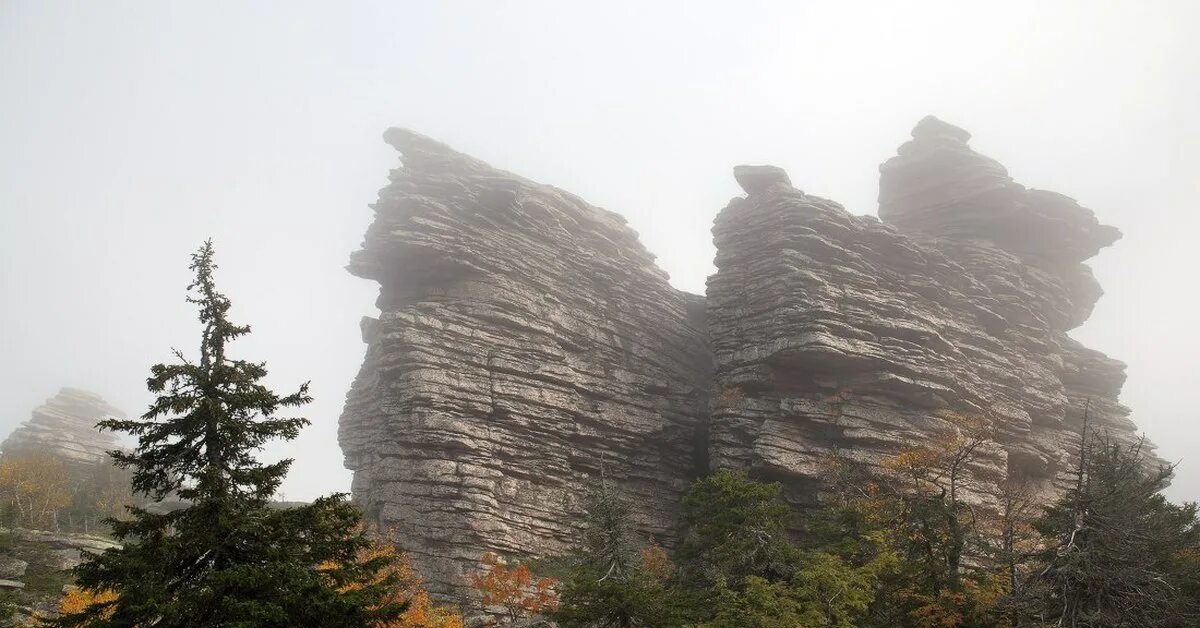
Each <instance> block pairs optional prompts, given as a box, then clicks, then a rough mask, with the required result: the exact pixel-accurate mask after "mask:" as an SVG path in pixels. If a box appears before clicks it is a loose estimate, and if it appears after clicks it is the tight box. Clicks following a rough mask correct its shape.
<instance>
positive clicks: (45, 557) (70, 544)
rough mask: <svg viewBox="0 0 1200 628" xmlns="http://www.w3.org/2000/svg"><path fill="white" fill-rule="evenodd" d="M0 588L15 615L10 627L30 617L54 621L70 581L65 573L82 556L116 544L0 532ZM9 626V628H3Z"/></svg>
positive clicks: (37, 533)
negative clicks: (8, 594) (1, 541)
mask: <svg viewBox="0 0 1200 628" xmlns="http://www.w3.org/2000/svg"><path fill="white" fill-rule="evenodd" d="M0 538H3V539H4V547H3V549H2V550H0V578H2V579H3V581H0V588H9V589H10V590H11V594H12V596H13V597H12V598H11V599H10V600H9V601H10V602H11V603H12V604H13V606H12V608H13V610H14V611H15V613H14V616H13V620H14V621H13V623H12V624H11V625H17V626H24V625H28V624H26V623H23V622H25V621H27V620H29V618H30V616H33V615H39V616H42V617H54V616H55V614H56V612H57V610H58V605H59V601H60V600H61V598H62V595H63V594H64V593H66V589H67V585H68V583H69V582H70V581H71V579H72V575H71V573H70V572H69V571H67V570H68V569H70V568H72V567H74V566H76V565H78V564H79V562H80V560H81V559H82V557H83V555H84V554H85V553H89V554H91V553H98V552H102V551H104V550H106V549H108V548H117V547H120V544H118V543H116V542H114V541H112V540H111V539H106V538H103V537H99V536H93V535H89V534H71V533H60V532H52V531H49V530H28V529H22V528H16V529H10V528H0ZM3 625H10V624H3Z"/></svg>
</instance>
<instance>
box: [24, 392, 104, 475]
mask: <svg viewBox="0 0 1200 628" xmlns="http://www.w3.org/2000/svg"><path fill="white" fill-rule="evenodd" d="M123 416H125V415H124V413H123V412H121V411H120V410H118V409H116V408H114V407H112V406H111V405H109V404H108V402H106V401H104V399H103V398H102V397H100V395H97V394H95V393H91V392H88V391H86V390H80V389H78V388H63V389H62V390H60V391H58V394H57V395H55V396H53V397H51V398H50V399H47V400H46V403H44V404H42V405H41V406H38V407H37V408H35V409H34V410H33V416H32V417H31V418H30V419H29V420H28V421H25V422H24V423H22V424H21V425H20V426H19V427H17V429H16V430H14V431H13V433H12V434H10V435H9V436H8V438H7V439H5V440H4V442H3V443H2V444H0V453H3V454H6V455H12V454H25V453H44V454H50V455H54V456H57V457H59V458H61V459H62V460H64V461H66V462H69V463H78V464H92V463H94V462H97V461H99V460H102V459H104V458H106V457H107V455H108V453H107V452H108V451H110V450H112V449H114V448H116V447H117V440H116V438H115V437H114V436H113V435H112V434H111V433H108V432H101V431H99V430H97V429H96V423H97V422H99V421H100V420H102V419H104V418H106V417H123Z"/></svg>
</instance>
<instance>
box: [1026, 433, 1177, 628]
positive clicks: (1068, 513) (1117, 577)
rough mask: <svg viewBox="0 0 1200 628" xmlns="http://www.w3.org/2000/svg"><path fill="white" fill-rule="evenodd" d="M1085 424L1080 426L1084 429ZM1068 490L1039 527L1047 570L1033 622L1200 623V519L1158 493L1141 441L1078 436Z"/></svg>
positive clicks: (1163, 468)
mask: <svg viewBox="0 0 1200 628" xmlns="http://www.w3.org/2000/svg"><path fill="white" fill-rule="evenodd" d="M1085 426H1086V424H1085ZM1083 433H1084V434H1085V436H1086V438H1085V439H1084V440H1083V442H1082V443H1081V445H1080V454H1079V463H1078V465H1077V469H1076V471H1075V474H1076V477H1075V482H1074V486H1073V487H1072V488H1071V489H1070V490H1069V491H1067V493H1066V494H1065V495H1064V496H1063V497H1062V498H1061V499H1059V500H1058V501H1057V502H1056V503H1055V504H1054V505H1053V506H1051V507H1050V508H1049V509H1047V511H1046V513H1045V514H1044V515H1043V516H1042V517H1041V518H1040V519H1039V520H1038V521H1037V522H1036V527H1037V529H1038V531H1039V532H1040V533H1041V534H1042V535H1043V537H1044V538H1045V539H1046V541H1047V547H1046V551H1045V554H1044V558H1045V560H1046V564H1047V567H1046V568H1045V570H1044V571H1042V572H1041V573H1040V574H1038V579H1037V581H1036V582H1035V586H1034V587H1032V590H1033V592H1034V594H1035V595H1039V596H1040V597H1041V599H1040V602H1041V609H1040V612H1038V616H1037V617H1036V618H1035V619H1036V620H1038V621H1049V622H1051V623H1054V624H1055V625H1060V626H1138V627H1150V626H1164V627H1165V626H1196V625H1200V597H1198V595H1197V594H1198V593H1200V518H1198V517H1197V508H1196V505H1195V504H1185V505H1182V506H1178V505H1175V504H1172V503H1170V502H1168V501H1167V500H1166V498H1165V497H1164V496H1163V495H1162V491H1163V489H1165V488H1166V487H1167V485H1168V484H1169V482H1170V478H1171V475H1172V468H1171V467H1170V466H1167V465H1160V464H1158V463H1157V462H1156V461H1153V460H1152V459H1150V458H1149V456H1148V455H1147V454H1146V452H1145V451H1144V441H1143V442H1138V443H1133V444H1124V443H1121V442H1118V441H1116V440H1113V439H1111V438H1109V437H1108V436H1107V435H1105V434H1098V433H1094V432H1093V433H1088V432H1087V430H1086V427H1085V430H1084V432H1083Z"/></svg>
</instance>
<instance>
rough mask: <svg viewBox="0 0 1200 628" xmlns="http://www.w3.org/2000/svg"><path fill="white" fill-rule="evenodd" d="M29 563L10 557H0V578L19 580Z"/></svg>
mask: <svg viewBox="0 0 1200 628" xmlns="http://www.w3.org/2000/svg"><path fill="white" fill-rule="evenodd" d="M28 567H29V563H27V562H25V561H23V560H21V559H19V558H14V557H12V556H0V578H20V577H21V576H24V575H25V569H26V568H28Z"/></svg>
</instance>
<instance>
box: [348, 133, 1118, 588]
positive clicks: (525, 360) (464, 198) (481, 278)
mask: <svg viewBox="0 0 1200 628" xmlns="http://www.w3.org/2000/svg"><path fill="white" fill-rule="evenodd" d="M969 138H970V136H969V134H968V133H967V132H966V131H963V130H962V129H959V128H957V127H954V126H952V125H949V124H946V123H944V122H941V121H940V120H937V119H935V118H926V119H925V120H922V121H921V122H920V123H919V124H918V125H917V127H916V129H915V130H914V131H913V139H912V141H910V142H908V143H906V144H904V145H903V146H902V147H900V150H899V154H898V155H897V156H896V157H894V158H892V159H890V160H889V161H888V162H887V163H885V164H884V165H883V166H881V168H880V170H881V175H882V177H881V181H880V209H879V215H880V217H881V218H882V220H880V219H876V218H873V217H862V216H852V215H851V214H849V213H848V212H847V211H846V210H845V209H843V208H842V207H841V206H840V205H838V204H837V203H834V202H832V201H828V200H825V199H821V198H817V197H815V196H810V195H807V194H805V193H804V192H802V191H800V190H798V189H795V188H794V187H793V186H792V183H791V179H790V177H789V176H788V174H787V173H786V172H784V171H783V170H782V169H780V168H778V167H775V166H739V167H737V168H736V169H735V170H734V176H735V178H736V180H737V181H738V183H739V184H740V185H741V186H742V188H743V189H744V190H745V192H746V196H745V197H743V198H736V199H734V200H733V201H731V202H730V204H729V206H728V207H726V208H725V209H724V210H723V211H721V213H720V214H719V215H718V216H717V219H716V222H715V224H714V226H713V235H714V242H715V244H716V248H717V255H716V266H717V272H716V274H714V275H713V276H712V277H710V278H709V282H708V296H707V298H706V299H702V298H700V297H695V296H692V295H687V294H684V293H681V292H679V291H677V290H675V289H673V288H671V287H670V286H669V285H668V283H667V278H666V276H665V274H664V273H662V272H661V271H660V270H658V269H657V268H656V267H655V266H654V263H653V258H652V256H651V255H650V254H649V253H648V252H647V251H646V250H645V249H644V248H643V247H642V245H641V244H640V243H639V242H638V240H637V237H636V235H635V234H634V233H633V231H632V230H630V229H629V228H628V227H627V226H626V225H625V222H624V220H622V219H621V218H620V217H619V216H617V215H615V214H612V213H609V212H606V211H603V210H600V209H597V208H595V207H592V206H591V205H588V204H587V203H585V202H583V201H582V200H580V199H578V198H576V197H574V196H572V195H570V194H568V193H566V192H563V191H561V190H558V189H555V188H552V187H549V186H545V185H539V184H536V183H533V182H531V181H528V180H526V179H522V178H520V177H518V176H515V175H512V174H509V173H506V172H502V171H499V170H496V169H494V168H492V167H490V166H488V165H487V164H484V163H482V162H480V161H477V160H475V159H472V158H470V157H467V156H465V155H462V154H460V153H457V152H454V151H453V150H450V149H449V148H447V147H445V146H443V145H441V144H438V143H437V142H434V141H432V140H430V139H427V138H425V137H422V136H420V135H417V134H414V133H411V132H408V131H402V130H397V129H392V130H390V131H388V132H387V134H385V139H386V140H387V141H388V142H389V143H391V144H392V145H393V146H395V147H396V148H397V149H398V150H399V151H400V152H401V153H402V160H403V164H404V167H403V168H400V169H398V170H395V171H393V172H392V175H391V182H390V184H389V185H388V186H387V187H385V188H384V189H383V190H381V191H380V194H379V201H378V202H377V203H376V204H375V205H374V209H375V221H374V223H373V224H372V225H371V227H370V229H369V230H368V232H367V235H366V240H365V242H364V243H363V247H362V249H361V250H360V251H358V252H356V253H354V255H353V256H352V258H351V264H350V270H351V272H353V273H354V274H356V275H359V276H361V277H365V278H369V279H373V280H375V281H378V282H379V285H380V293H379V299H378V302H377V304H378V306H379V309H380V311H381V314H380V316H379V318H367V319H364V320H363V324H362V331H363V338H364V340H365V341H366V343H367V352H366V358H365V360H364V363H363V367H362V370H361V371H360V373H359V375H358V377H357V379H356V380H355V382H354V384H353V387H352V389H351V391H350V393H349V395H348V397H347V401H346V408H345V411H344V413H343V415H342V418H341V423H340V431H339V440H340V442H341V445H342V449H343V451H344V452H345V455H346V464H347V466H348V467H350V468H351V469H353V470H354V472H355V473H354V485H353V492H354V498H355V500H356V501H357V502H358V503H359V504H361V505H362V506H364V507H365V508H366V510H367V512H368V515H369V518H370V519H371V520H373V521H374V522H377V523H378V524H379V525H380V526H381V527H383V528H385V529H386V528H392V529H394V530H395V532H396V534H397V536H398V538H399V539H400V540H401V541H402V543H403V544H404V546H405V547H406V549H408V550H409V551H411V552H412V554H413V556H414V562H415V563H416V565H417V567H418V568H419V569H420V570H421V571H422V572H423V573H424V574H425V575H426V577H427V578H428V580H429V583H430V586H431V589H432V590H433V591H434V592H435V593H436V594H438V595H440V596H443V597H456V598H459V599H464V598H469V597H470V593H469V591H467V589H466V586H465V575H466V574H468V573H469V572H471V571H473V570H475V569H476V568H477V567H478V564H479V558H480V556H481V555H482V554H483V553H484V552H486V551H496V552H499V553H501V554H515V555H518V556H526V557H527V556H538V555H548V554H555V553H559V552H562V551H564V550H566V549H567V548H568V547H569V546H570V544H571V542H572V540H573V535H574V532H575V530H574V528H575V526H577V525H579V512H578V498H579V496H580V494H581V490H582V484H583V482H584V480H585V478H586V477H587V476H589V475H596V474H598V473H600V472H601V470H602V469H603V470H604V472H605V473H606V474H607V476H608V477H609V478H610V479H611V480H613V481H615V482H617V483H619V484H620V485H621V488H622V489H623V490H624V491H626V492H627V493H628V494H629V495H631V496H632V498H633V503H634V504H635V505H636V519H637V523H638V525H639V526H640V528H641V529H642V531H643V532H645V533H647V534H648V535H650V536H651V537H653V538H654V539H655V540H657V541H659V542H662V543H665V544H668V545H669V544H670V543H671V541H672V537H673V536H674V534H675V532H676V524H677V522H676V515H677V511H676V505H677V503H678V498H679V496H680V493H681V491H682V490H683V489H684V487H685V486H686V484H687V483H688V482H689V480H690V479H692V478H693V477H694V476H695V475H696V474H697V473H700V472H704V471H707V470H712V469H717V468H728V467H733V468H745V469H749V470H751V471H752V472H753V474H754V475H756V476H757V477H760V478H768V479H775V480H781V481H783V482H784V486H785V488H786V491H787V494H788V495H789V497H790V498H792V499H794V500H796V501H797V502H805V501H808V500H811V499H813V498H814V496H815V494H816V492H817V491H818V490H819V488H820V486H821V481H822V474H823V473H824V472H825V471H827V470H828V467H827V466H826V464H825V463H826V462H827V461H828V460H829V458H830V456H831V454H835V453H837V454H839V455H845V456H849V457H852V458H855V459H858V460H860V461H862V462H864V463H867V464H879V463H880V462H882V461H883V460H885V459H886V458H887V457H888V456H890V455H892V454H894V453H896V452H898V451H899V450H900V449H902V448H903V447H905V446H906V445H912V444H918V443H922V442H925V441H926V440H927V439H928V438H929V437H930V435H931V434H933V433H934V432H937V431H940V430H942V429H945V428H949V427H950V426H951V422H952V421H953V420H955V419H954V417H955V416H966V417H971V418H976V419H981V420H984V421H986V422H987V423H988V424H990V425H991V426H992V427H994V428H995V433H996V439H997V441H998V442H997V444H995V445H992V446H988V447H986V448H984V449H983V450H982V453H981V455H980V457H979V459H978V460H977V462H976V463H975V464H974V466H973V467H972V468H971V469H970V474H969V475H970V476H971V477H969V478H967V480H968V481H967V483H966V484H967V486H966V489H965V490H966V491H967V492H968V493H969V494H968V498H969V499H973V500H976V501H979V502H986V501H987V500H988V499H989V495H990V494H991V492H992V491H993V490H994V489H995V488H996V484H997V483H998V482H1000V481H1001V480H1003V479H1005V478H1008V477H1013V476H1016V475H1019V476H1023V477H1025V478H1028V479H1030V480H1031V481H1032V482H1034V483H1035V485H1036V486H1040V488H1041V489H1042V490H1043V491H1045V493H1046V496H1047V497H1049V496H1050V495H1051V494H1052V493H1054V491H1056V490H1057V487H1059V486H1061V482H1062V480H1063V476H1064V474H1065V473H1066V472H1068V471H1069V468H1070V466H1069V460H1070V458H1071V456H1072V453H1073V452H1074V450H1075V448H1076V447H1077V443H1078V439H1079V430H1080V420H1081V417H1082V415H1083V410H1084V407H1085V406H1088V407H1089V408H1090V420H1091V425H1092V426H1093V427H1095V428H1098V429H1101V430H1105V431H1108V432H1109V433H1110V434H1112V435H1113V436H1115V437H1117V438H1124V439H1133V438H1135V432H1136V429H1135V427H1134V425H1133V423H1132V422H1131V421H1130V420H1129V418H1128V414H1129V411H1128V409H1126V408H1124V407H1123V406H1121V405H1120V404H1119V403H1118V401H1117V399H1118V395H1119V393H1120V389H1121V386H1122V384H1123V383H1124V379H1125V374H1124V365H1122V364H1121V363H1120V362H1117V361H1115V360H1112V359H1110V358H1108V357H1106V356H1104V355H1103V354H1101V353H1099V352H1096V351H1093V350H1090V349H1087V348H1086V347H1083V346H1082V345H1080V344H1079V343H1078V342H1076V341H1074V340H1072V339H1071V338H1069V337H1068V336H1067V332H1068V331H1069V330H1070V329H1072V328H1074V327H1076V326H1078V325H1079V324H1081V323H1082V322H1083V321H1084V320H1086V319H1087V317H1088V316H1089V315H1090V313H1091V310H1092V307H1093V306H1094V304H1095V302H1096V300H1097V299H1098V298H1099V296H1100V295H1101V290H1100V288H1099V286H1098V285H1097V284H1096V281H1095V279H1094V278H1093V277H1092V274H1091V272H1090V270H1089V269H1088V267H1087V266H1086V265H1084V264H1083V262H1084V260H1086V259H1088V258H1090V257H1091V256H1092V255H1094V254H1095V253H1096V252H1097V251H1099V250H1100V249H1101V248H1103V247H1105V246H1108V245H1109V244H1111V243H1113V242H1114V241H1115V240H1116V239H1117V238H1118V237H1119V235H1120V234H1119V232H1117V230H1116V229H1114V228H1112V227H1108V226H1104V225H1101V224H1100V223H1099V222H1098V221H1097V220H1096V218H1095V216H1094V215H1093V214H1092V212H1091V211H1089V210H1087V209H1085V208H1083V207H1080V206H1079V204H1078V203H1076V202H1075V201H1073V200H1071V199H1069V198H1067V197H1065V196H1062V195H1059V194H1054V193H1051V192H1043V191H1037V190H1029V189H1026V188H1024V187H1022V186H1021V185H1019V184H1017V183H1015V182H1013V181H1012V179H1011V178H1009V176H1008V174H1007V172H1006V171H1005V170H1004V168H1003V167H1002V166H1000V164H998V163H996V162H995V161H994V160H992V159H989V158H987V157H984V156H982V155H979V154H978V153H976V152H974V151H973V150H971V148H970V147H969V146H968V144H967V141H968V139H969ZM710 397H711V400H710Z"/></svg>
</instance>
